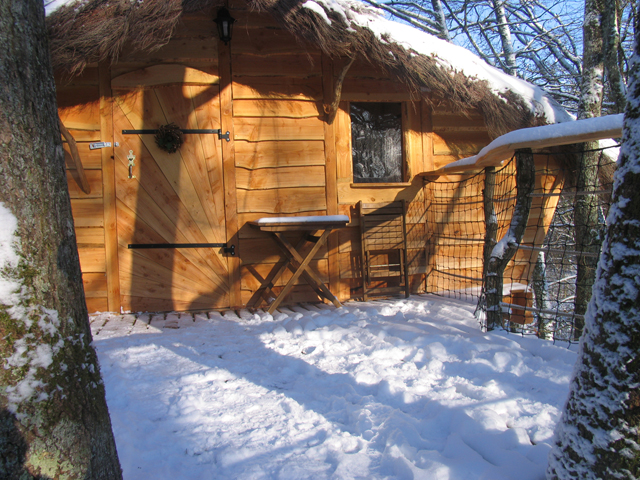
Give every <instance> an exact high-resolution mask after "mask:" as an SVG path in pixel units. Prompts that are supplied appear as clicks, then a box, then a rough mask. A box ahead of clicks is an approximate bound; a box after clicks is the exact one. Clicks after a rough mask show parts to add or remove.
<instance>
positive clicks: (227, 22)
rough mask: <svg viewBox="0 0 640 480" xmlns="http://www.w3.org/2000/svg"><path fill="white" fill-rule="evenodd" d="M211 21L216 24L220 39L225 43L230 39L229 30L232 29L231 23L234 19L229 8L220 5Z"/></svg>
mask: <svg viewBox="0 0 640 480" xmlns="http://www.w3.org/2000/svg"><path fill="white" fill-rule="evenodd" d="M213 21H214V22H216V25H218V35H219V36H220V40H222V41H223V42H224V44H225V45H227V44H228V43H229V42H230V41H231V31H232V30H233V24H234V22H235V21H236V19H235V18H233V17H232V16H231V14H230V13H229V10H227V9H226V8H224V7H222V8H221V9H220V10H218V16H217V17H216V18H215V19H214V20H213Z"/></svg>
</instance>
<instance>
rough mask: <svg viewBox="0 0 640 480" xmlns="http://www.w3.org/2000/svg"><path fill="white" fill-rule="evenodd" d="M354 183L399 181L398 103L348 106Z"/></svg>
mask: <svg viewBox="0 0 640 480" xmlns="http://www.w3.org/2000/svg"><path fill="white" fill-rule="evenodd" d="M350 114H351V148H352V158H353V181H354V183H393V182H402V181H403V180H404V178H403V176H404V175H403V168H402V167H403V162H402V104H400V103H374V102H366V103H365V102H352V103H351V111H350Z"/></svg>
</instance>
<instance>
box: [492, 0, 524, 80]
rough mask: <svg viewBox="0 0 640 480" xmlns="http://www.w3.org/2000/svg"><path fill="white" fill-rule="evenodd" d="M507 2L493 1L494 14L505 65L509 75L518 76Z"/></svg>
mask: <svg viewBox="0 0 640 480" xmlns="http://www.w3.org/2000/svg"><path fill="white" fill-rule="evenodd" d="M504 2H505V0H491V3H492V7H493V12H494V14H495V16H496V24H497V26H498V33H499V34H500V42H501V44H502V54H503V55H504V63H505V66H506V68H507V73H508V74H509V75H513V76H514V77H516V76H518V66H517V64H516V53H515V51H514V50H513V41H512V40H511V28H509V23H508V22H507V14H506V12H505V9H504Z"/></svg>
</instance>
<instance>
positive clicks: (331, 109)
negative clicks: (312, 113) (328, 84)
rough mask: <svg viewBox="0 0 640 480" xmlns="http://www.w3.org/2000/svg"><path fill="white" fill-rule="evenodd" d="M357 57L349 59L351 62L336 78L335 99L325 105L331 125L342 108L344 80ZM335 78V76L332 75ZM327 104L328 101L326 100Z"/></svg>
mask: <svg viewBox="0 0 640 480" xmlns="http://www.w3.org/2000/svg"><path fill="white" fill-rule="evenodd" d="M355 59H356V57H355V55H354V56H353V57H351V58H350V59H349V61H348V62H347V63H346V64H345V65H344V66H343V67H342V70H341V71H340V74H339V75H338V77H337V78H336V82H335V84H334V89H333V99H332V101H331V103H330V104H327V103H325V105H324V113H326V114H327V123H328V124H329V125H331V124H332V123H333V121H334V120H335V118H336V114H337V113H338V107H339V106H340V98H341V97H342V84H343V83H344V78H345V77H346V76H347V72H348V71H349V68H351V65H353V62H354V61H355ZM331 77H332V78H333V75H331ZM325 102H326V100H325Z"/></svg>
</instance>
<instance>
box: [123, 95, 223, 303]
mask: <svg viewBox="0 0 640 480" xmlns="http://www.w3.org/2000/svg"><path fill="white" fill-rule="evenodd" d="M123 83H125V84H126V82H123ZM113 121H114V140H115V142H117V144H118V145H117V146H115V148H114V152H115V164H116V167H115V169H116V171H115V181H116V199H117V206H116V209H117V210H116V211H117V230H118V252H119V253H118V261H119V269H120V290H121V296H122V305H123V308H124V309H125V310H131V311H168V310H195V309H208V308H225V307H229V274H228V266H227V259H226V258H225V254H224V253H223V249H222V248H220V247H216V248H161V249H149V248H142V249H140V248H135V249H131V248H128V246H129V245H130V244H137V245H140V244H165V243H169V244H193V243H225V242H226V240H227V239H226V229H225V209H224V188H223V187H224V186H223V171H222V155H221V140H220V139H219V138H218V135H217V134H210V133H209V134H185V135H184V143H183V144H182V146H181V147H180V148H179V149H178V151H177V152H175V153H167V152H166V151H164V150H162V149H160V148H159V147H158V146H157V145H156V142H155V136H154V135H153V134H123V133H122V131H123V130H143V129H157V128H158V127H159V126H161V125H167V124H170V123H174V124H176V125H178V126H179V127H180V128H182V129H218V128H220V103H219V88H218V85H217V84H211V83H208V84H202V85H198V84H194V83H191V82H190V83H189V84H184V83H182V84H178V85H168V86H163V85H158V84H157V82H156V84H154V85H153V88H150V87H149V88H141V87H137V88H135V89H126V88H125V89H119V90H117V91H116V90H115V89H114V119H113ZM130 152H131V153H132V154H133V155H135V160H134V162H135V166H134V167H133V169H132V174H133V176H134V177H135V178H129V168H128V157H129V156H130Z"/></svg>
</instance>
